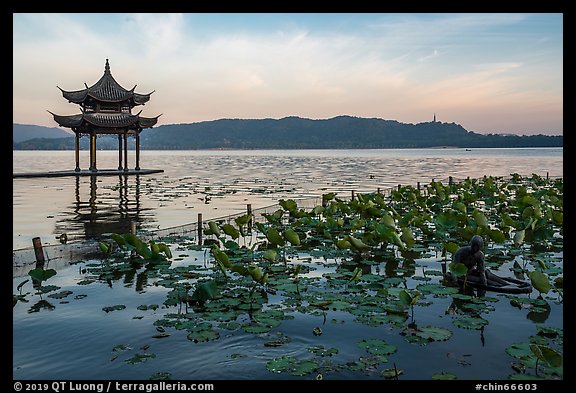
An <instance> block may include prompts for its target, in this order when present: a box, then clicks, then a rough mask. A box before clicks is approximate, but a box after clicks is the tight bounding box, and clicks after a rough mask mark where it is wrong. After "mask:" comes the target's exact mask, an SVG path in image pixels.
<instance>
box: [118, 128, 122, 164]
mask: <svg viewBox="0 0 576 393" xmlns="http://www.w3.org/2000/svg"><path fill="white" fill-rule="evenodd" d="M118 170H119V171H121V170H122V134H118Z"/></svg>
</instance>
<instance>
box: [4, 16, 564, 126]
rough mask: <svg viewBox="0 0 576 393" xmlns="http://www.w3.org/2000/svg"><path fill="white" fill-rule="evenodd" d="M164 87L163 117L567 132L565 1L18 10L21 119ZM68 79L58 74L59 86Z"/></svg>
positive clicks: (156, 99)
mask: <svg viewBox="0 0 576 393" xmlns="http://www.w3.org/2000/svg"><path fill="white" fill-rule="evenodd" d="M106 59H109V63H110V69H111V72H112V75H113V77H114V79H116V81H117V82H118V83H120V85H122V86H123V87H124V88H126V89H131V88H132V87H133V86H134V85H136V89H135V91H136V92H137V93H142V94H145V93H150V92H152V91H154V93H153V94H152V96H151V99H150V101H149V102H148V103H146V105H144V106H139V107H136V108H134V109H135V110H136V111H139V110H140V109H142V113H141V115H142V116H145V117H155V116H157V115H159V114H162V116H160V118H159V121H158V124H157V126H159V125H162V124H180V123H194V122H200V121H207V120H216V119H222V118H241V119H262V118H273V119H280V118H283V117H286V116H299V117H303V118H310V119H328V118H332V117H335V116H340V115H349V116H357V117H368V118H382V119H386V120H397V121H399V122H402V123H421V122H428V121H432V119H433V116H434V114H436V118H437V120H438V121H441V122H447V123H457V124H460V125H462V126H463V127H464V128H465V129H467V130H468V131H474V132H477V133H482V134H487V133H498V134H521V135H533V134H545V135H563V14H562V13H528V14H519V13H511V14H510V13H462V14H459V13H446V14H433V13H422V14H418V13H367V14H362V13H293V14H291V13H255V14H249V13H245V14H244V13H189V14H154V13H146V14H112V13H106V14H98V13H82V14H73V13H65V14H57V13H49V14H43V13H15V14H13V122H14V123H19V124H35V125H42V126H48V127H58V124H57V123H56V122H55V121H54V120H53V118H52V115H50V113H48V112H47V111H48V110H49V111H51V112H54V113H56V114H60V115H72V114H77V113H80V109H79V107H78V106H77V105H76V104H71V103H68V102H67V101H66V100H65V99H64V98H63V97H62V93H61V92H60V90H59V89H58V87H60V88H62V89H64V90H81V89H83V88H84V87H85V86H84V84H85V83H86V84H87V85H88V86H91V85H93V84H94V83H96V82H97V81H98V80H99V79H100V78H101V77H102V75H103V73H104V66H105V63H106ZM57 86H58V87H57Z"/></svg>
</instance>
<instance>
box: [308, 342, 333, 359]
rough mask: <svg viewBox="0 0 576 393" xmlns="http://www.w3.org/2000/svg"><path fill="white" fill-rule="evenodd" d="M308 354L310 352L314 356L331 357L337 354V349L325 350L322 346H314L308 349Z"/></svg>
mask: <svg viewBox="0 0 576 393" xmlns="http://www.w3.org/2000/svg"><path fill="white" fill-rule="evenodd" d="M308 352H312V353H313V354H314V355H317V356H322V357H325V356H332V355H336V354H337V353H338V348H325V347H324V346H323V345H315V346H312V347H308Z"/></svg>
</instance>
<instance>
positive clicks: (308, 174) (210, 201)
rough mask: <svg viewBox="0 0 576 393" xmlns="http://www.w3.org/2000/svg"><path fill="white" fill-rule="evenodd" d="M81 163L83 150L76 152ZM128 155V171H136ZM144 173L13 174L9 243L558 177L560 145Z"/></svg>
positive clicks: (175, 166)
mask: <svg viewBox="0 0 576 393" xmlns="http://www.w3.org/2000/svg"><path fill="white" fill-rule="evenodd" d="M80 157H81V162H80V166H81V168H84V169H85V168H87V167H88V166H89V164H88V161H87V160H88V154H87V152H85V151H82V152H81V155H80ZM97 159H98V168H99V169H115V168H116V167H117V165H118V154H117V152H115V151H98V154H97ZM133 159H134V157H133V152H129V162H128V165H129V167H134V161H133ZM140 166H141V167H142V168H150V169H163V170H164V172H163V173H159V174H154V175H143V176H132V177H130V176H128V177H126V176H102V177H80V178H76V177H60V178H31V179H26V178H18V179H14V180H13V182H12V184H13V249H20V248H26V247H30V246H31V245H32V238H34V237H37V236H38V237H40V238H41V239H42V242H43V244H57V243H58V240H57V237H58V236H60V235H61V234H63V233H65V234H66V235H67V237H68V239H69V240H74V239H80V240H81V239H84V238H93V237H97V236H98V234H100V233H109V232H114V231H117V232H125V231H128V230H129V229H130V222H131V221H136V223H137V227H138V228H139V229H147V230H152V229H158V228H167V227H173V226H178V225H184V224H187V223H191V222H195V221H197V218H198V213H202V215H203V218H204V219H205V220H207V219H212V218H216V217H222V216H226V215H229V214H236V213H241V212H243V211H246V208H247V206H246V205H247V204H251V205H252V208H253V209H257V208H259V207H263V206H268V205H271V204H274V203H276V202H277V201H278V199H280V198H295V199H301V198H314V197H320V196H321V195H322V194H323V193H327V192H336V193H337V194H338V196H340V197H342V196H349V195H350V194H351V192H352V190H354V191H355V192H360V193H361V192H374V191H376V190H377V189H378V188H380V189H381V190H385V189H387V188H391V187H395V186H396V185H398V184H404V185H405V184H412V185H414V186H415V185H416V184H417V183H418V182H420V183H421V184H422V185H425V184H428V183H430V181H431V180H432V179H435V180H441V181H447V180H448V176H452V177H453V178H454V179H464V178H466V177H471V178H477V177H482V176H484V175H487V176H508V175H510V174H512V173H518V174H521V175H531V174H532V173H535V174H538V175H540V176H543V177H545V176H546V175H547V174H548V175H549V176H552V177H556V176H563V149H562V148H523V149H472V151H466V150H465V149H394V150H254V151H252V150H250V151H245V150H234V151H230V150H228V151H146V150H145V151H142V152H141V155H140ZM73 168H74V152H73V151H14V152H13V172H14V173H19V172H43V171H58V170H70V169H73Z"/></svg>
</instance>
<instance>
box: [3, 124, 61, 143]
mask: <svg viewBox="0 0 576 393" xmlns="http://www.w3.org/2000/svg"><path fill="white" fill-rule="evenodd" d="M71 135H72V134H71V133H68V132H66V131H65V130H64V129H63V128H58V127H42V126H35V125H32V124H12V141H13V142H22V141H25V140H28V139H34V138H50V139H52V138H67V137H70V136H71Z"/></svg>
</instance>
